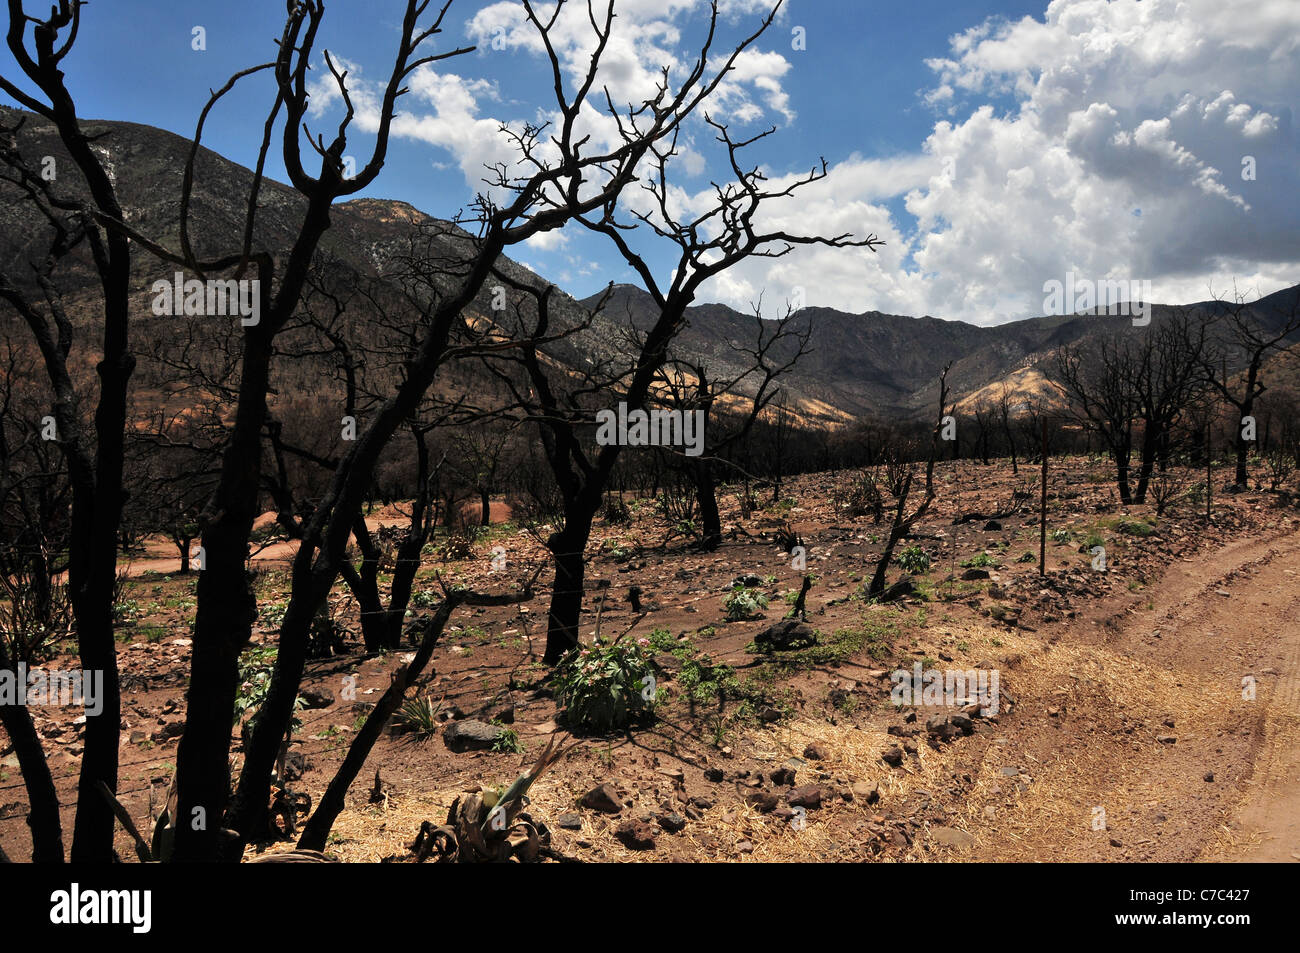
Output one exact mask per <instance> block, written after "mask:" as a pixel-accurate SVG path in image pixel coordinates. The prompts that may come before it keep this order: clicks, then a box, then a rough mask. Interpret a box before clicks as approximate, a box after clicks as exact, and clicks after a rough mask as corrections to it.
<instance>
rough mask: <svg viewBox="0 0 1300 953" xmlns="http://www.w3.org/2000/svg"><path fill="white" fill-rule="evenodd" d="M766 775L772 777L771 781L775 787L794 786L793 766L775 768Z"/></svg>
mask: <svg viewBox="0 0 1300 953" xmlns="http://www.w3.org/2000/svg"><path fill="white" fill-rule="evenodd" d="M768 777H770V778H771V779H772V783H773V784H775V785H776V786H777V787H782V788H792V787H794V777H795V771H794V768H791V767H784V768H777V769H776V770H775V771H773V772H772V773H771V774H770V775H768Z"/></svg>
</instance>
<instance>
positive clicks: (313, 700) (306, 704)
mask: <svg viewBox="0 0 1300 953" xmlns="http://www.w3.org/2000/svg"><path fill="white" fill-rule="evenodd" d="M298 698H300V699H301V700H302V707H303V708H306V709H308V710H311V709H313V708H329V706H330V705H333V704H334V693H333V692H332V691H330V690H329V689H328V688H304V689H303V690H302V691H300V692H299V693H298ZM165 710H166V709H164V711H165Z"/></svg>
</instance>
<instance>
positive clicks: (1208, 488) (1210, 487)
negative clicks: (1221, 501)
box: [1205, 419, 1214, 526]
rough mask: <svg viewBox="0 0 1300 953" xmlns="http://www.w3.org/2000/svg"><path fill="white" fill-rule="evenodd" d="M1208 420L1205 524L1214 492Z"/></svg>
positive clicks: (1207, 422) (1206, 432) (1207, 521)
mask: <svg viewBox="0 0 1300 953" xmlns="http://www.w3.org/2000/svg"><path fill="white" fill-rule="evenodd" d="M1210 435H1211V430H1210V422H1209V420H1208V419H1207V420H1206V422H1205V525H1207V526H1208V525H1209V524H1210V496H1211V495H1212V494H1213V493H1214V457H1213V456H1212V455H1211V454H1210Z"/></svg>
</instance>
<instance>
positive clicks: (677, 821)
mask: <svg viewBox="0 0 1300 953" xmlns="http://www.w3.org/2000/svg"><path fill="white" fill-rule="evenodd" d="M658 821H659V826H660V827H662V828H663V829H664V830H666V831H667V832H668V833H669V834H680V833H681V832H682V831H683V830H685V829H686V818H684V817H682V816H681V815H680V814H678V813H676V812H675V811H670V812H668V813H667V814H660V815H659V817H658Z"/></svg>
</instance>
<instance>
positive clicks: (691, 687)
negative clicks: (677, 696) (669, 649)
mask: <svg viewBox="0 0 1300 953" xmlns="http://www.w3.org/2000/svg"><path fill="white" fill-rule="evenodd" d="M677 685H678V686H679V687H680V688H681V690H682V692H683V693H684V694H685V695H686V697H687V698H689V699H691V700H692V701H697V702H707V701H713V700H715V699H718V700H721V699H723V698H733V699H734V698H739V697H740V696H741V695H742V694H743V692H742V690H741V685H740V681H739V679H737V678H736V671H735V669H733V668H732V667H731V666H730V665H726V664H717V665H715V664H714V663H713V659H712V658H711V657H710V656H708V655H702V656H700V657H699V658H691V659H687V660H686V661H685V662H684V663H683V664H682V670H681V671H680V672H678V673H677Z"/></svg>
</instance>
